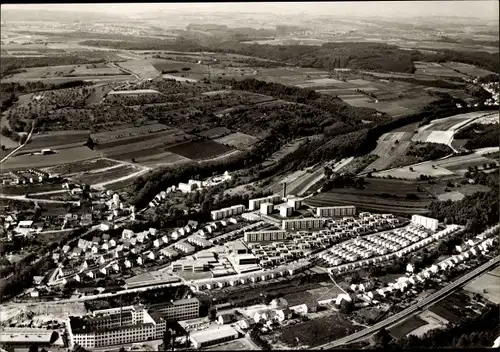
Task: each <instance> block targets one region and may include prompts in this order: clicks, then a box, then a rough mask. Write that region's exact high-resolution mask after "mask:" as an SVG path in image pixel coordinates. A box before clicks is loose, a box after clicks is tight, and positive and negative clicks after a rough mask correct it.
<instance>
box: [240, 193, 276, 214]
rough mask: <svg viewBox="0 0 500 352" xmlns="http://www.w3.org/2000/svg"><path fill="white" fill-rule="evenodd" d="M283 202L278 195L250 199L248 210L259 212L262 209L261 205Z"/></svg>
mask: <svg viewBox="0 0 500 352" xmlns="http://www.w3.org/2000/svg"><path fill="white" fill-rule="evenodd" d="M279 202H281V197H280V196H279V195H278V194H274V195H272V196H269V197H263V198H255V199H250V200H249V201H248V210H250V211H252V210H257V209H260V205H261V204H262V203H272V204H276V203H279Z"/></svg>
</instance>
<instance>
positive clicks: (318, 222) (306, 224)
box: [281, 218, 326, 230]
mask: <svg viewBox="0 0 500 352" xmlns="http://www.w3.org/2000/svg"><path fill="white" fill-rule="evenodd" d="M325 223H326V219H323V218H303V219H290V220H282V221H281V228H282V229H283V230H302V229H318V228H321V227H323V226H325Z"/></svg>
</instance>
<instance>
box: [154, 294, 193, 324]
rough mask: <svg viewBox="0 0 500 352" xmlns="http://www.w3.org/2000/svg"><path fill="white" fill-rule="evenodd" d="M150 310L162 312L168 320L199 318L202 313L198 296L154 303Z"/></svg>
mask: <svg viewBox="0 0 500 352" xmlns="http://www.w3.org/2000/svg"><path fill="white" fill-rule="evenodd" d="M148 309H149V311H151V312H156V313H160V314H161V315H162V317H163V318H164V319H166V320H187V319H194V318H198V317H199V315H200V301H199V300H198V299H197V298H196V297H192V298H186V299H180V300H177V301H170V302H166V303H158V304H152V305H150V306H149V307H148Z"/></svg>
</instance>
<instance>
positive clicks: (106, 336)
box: [68, 306, 166, 348]
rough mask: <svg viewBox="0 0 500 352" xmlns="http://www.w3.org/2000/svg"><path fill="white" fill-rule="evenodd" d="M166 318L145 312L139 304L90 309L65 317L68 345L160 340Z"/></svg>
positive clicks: (101, 345) (85, 345)
mask: <svg viewBox="0 0 500 352" xmlns="http://www.w3.org/2000/svg"><path fill="white" fill-rule="evenodd" d="M165 330H166V320H165V319H164V318H163V317H161V316H160V315H158V314H155V313H151V314H150V313H148V311H147V310H146V309H145V308H144V307H143V306H128V307H123V308H112V309H104V310H99V311H94V312H93V314H91V315H87V316H84V317H69V324H68V336H69V340H70V345H71V346H74V345H76V344H78V345H80V346H82V347H83V348H99V347H106V346H112V345H123V344H127V343H134V342H140V341H146V340H156V339H161V338H162V336H163V334H164V332H165Z"/></svg>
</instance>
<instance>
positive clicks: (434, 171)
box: [373, 153, 498, 180]
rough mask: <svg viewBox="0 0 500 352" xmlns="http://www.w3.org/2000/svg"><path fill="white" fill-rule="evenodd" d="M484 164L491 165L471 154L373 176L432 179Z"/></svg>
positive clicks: (484, 158)
mask: <svg viewBox="0 0 500 352" xmlns="http://www.w3.org/2000/svg"><path fill="white" fill-rule="evenodd" d="M485 163H488V164H489V163H491V159H488V158H486V157H484V156H482V155H478V154H475V153H472V154H468V155H460V156H452V157H448V158H443V159H439V160H433V161H426V162H422V163H419V164H414V165H407V166H403V167H399V168H395V169H390V170H384V171H380V172H374V173H373V176H375V177H388V176H391V177H395V178H402V179H408V180H414V179H418V178H420V176H421V175H425V176H432V177H442V176H453V175H463V174H464V173H465V172H466V171H467V169H468V168H469V167H474V166H479V167H482V166H483V165H484V164H485ZM497 165H498V163H497Z"/></svg>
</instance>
